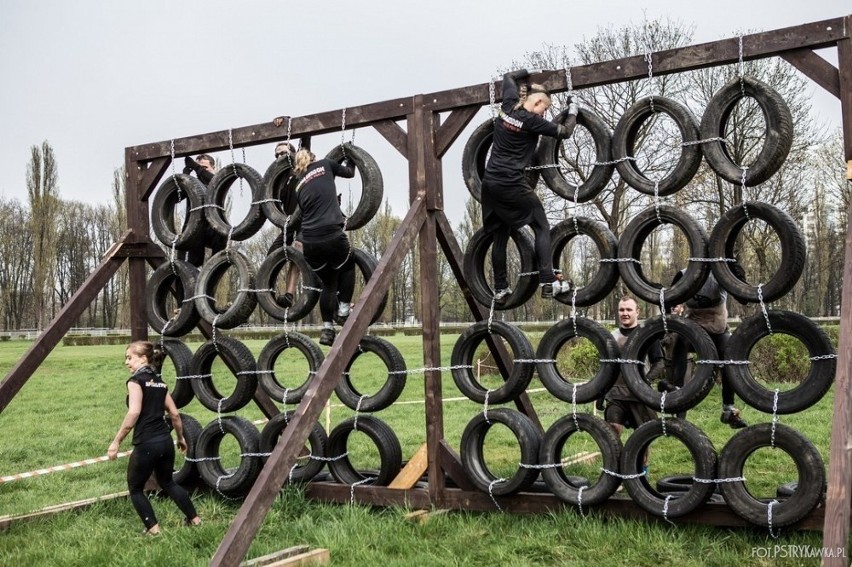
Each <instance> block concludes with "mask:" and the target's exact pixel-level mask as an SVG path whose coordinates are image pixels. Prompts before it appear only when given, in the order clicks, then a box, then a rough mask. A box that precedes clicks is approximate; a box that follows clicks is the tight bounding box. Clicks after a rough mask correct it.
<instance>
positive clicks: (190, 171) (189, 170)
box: [183, 167, 192, 175]
mask: <svg viewBox="0 0 852 567" xmlns="http://www.w3.org/2000/svg"><path fill="white" fill-rule="evenodd" d="M190 173H192V168H191V167H184V168H183V174H184V175H189V174H190Z"/></svg>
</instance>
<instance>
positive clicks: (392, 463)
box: [327, 415, 402, 486]
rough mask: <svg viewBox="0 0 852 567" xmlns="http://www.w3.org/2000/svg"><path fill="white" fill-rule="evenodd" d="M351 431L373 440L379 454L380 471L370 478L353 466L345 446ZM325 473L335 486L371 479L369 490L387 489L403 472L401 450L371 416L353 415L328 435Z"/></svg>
mask: <svg viewBox="0 0 852 567" xmlns="http://www.w3.org/2000/svg"><path fill="white" fill-rule="evenodd" d="M353 431H360V432H362V433H364V434H365V435H367V437H369V438H370V439H372V440H373V443H375V445H376V449H378V453H379V461H380V464H379V468H378V470H374V471H373V472H372V473H370V475H369V476H366V475H365V474H362V472H363V471H358V470H356V469H355V467H354V466H353V465H352V461H351V460H350V458H349V455H348V452H349V451H348V449H347V443H348V441H349V435H350V434H351V433H352V432H353ZM327 453H328V458H329V461H328V470H329V471H331V474H332V476H334V478H335V480H337V482H340V483H343V484H355V483H357V482H362V481H364V480H366V479H367V478H371V479H372V482H370V483H369V484H370V485H372V486H387V485H388V484H390V483H391V482H392V481H393V479H394V478H396V475H398V474H399V471H400V470H402V447H401V446H400V444H399V439H398V438H397V436H396V434H395V433H394V432H393V429H391V428H390V426H388V424H386V423H385V422H383V421H382V420H380V419H379V418H377V417H373V416H371V415H356V416H353V417H350V418H349V419H347V420H345V421H342V422H340V423H339V424H337V426H336V427H335V428H334V429H332V430H331V433H329V435H328V449H327Z"/></svg>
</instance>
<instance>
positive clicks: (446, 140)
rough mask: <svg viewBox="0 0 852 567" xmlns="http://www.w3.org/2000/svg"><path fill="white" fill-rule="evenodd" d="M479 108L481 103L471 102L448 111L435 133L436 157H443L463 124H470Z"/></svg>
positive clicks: (463, 127)
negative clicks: (448, 113) (446, 116)
mask: <svg viewBox="0 0 852 567" xmlns="http://www.w3.org/2000/svg"><path fill="white" fill-rule="evenodd" d="M480 108H481V105H478V104H472V105H470V106H463V107H461V108H457V109H455V110H453V111H452V112H451V113H450V116H449V117H448V118H447V121H446V122H444V124H443V125H441V127H440V128H438V131H437V132H436V133H435V154H436V157H437V158H438V159H440V158H442V157H444V154H445V153H447V150H449V149H450V146H452V145H453V142H455V141H456V139H457V138H458V137H459V135H460V134H461V133H462V130H464V129H465V126H467V125H468V124H470V121H471V120H473V118H474V116H476V113H477V112H479V109H480Z"/></svg>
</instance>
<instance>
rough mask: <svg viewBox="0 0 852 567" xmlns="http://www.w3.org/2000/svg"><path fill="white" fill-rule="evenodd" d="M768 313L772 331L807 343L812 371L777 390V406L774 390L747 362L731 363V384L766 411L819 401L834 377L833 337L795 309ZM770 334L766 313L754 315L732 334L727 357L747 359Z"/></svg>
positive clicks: (791, 410)
mask: <svg viewBox="0 0 852 567" xmlns="http://www.w3.org/2000/svg"><path fill="white" fill-rule="evenodd" d="M767 317H768V318H769V324H770V325H771V327H772V333H774V334H778V333H784V334H787V335H790V336H793V337H795V338H797V339H799V340H800V341H801V342H802V344H803V345H805V348H807V349H808V356H809V357H810V359H811V369H810V372H808V375H807V376H805V378H804V379H803V380H802V381H801V382H800V383H799V385H798V386H796V387H795V388H792V389H790V390H786V391H783V392H779V393H778V401H777V408H776V401H775V392H774V391H773V390H769V389H767V388H766V387H765V386H764V385H762V384H761V383H760V382H758V381H757V380H756V379H755V378H754V376H753V375H752V372H751V369H750V368H749V365H748V364H732V365H730V366H729V367H728V369H727V370H728V376H729V377H730V381H731V386H732V387H733V388H734V391H735V392H736V393H737V395H738V396H740V397H741V398H742V399H743V401H744V402H746V403H747V404H748V405H750V406H751V407H753V408H755V409H758V410H760V411H763V412H766V413H772V412H773V410H774V411H776V412H777V413H779V414H790V413H795V412H798V411H802V410H805V409H807V408H809V407H811V406H813V405H814V404H816V403H817V402H818V401H820V400H821V399H822V397H823V396H824V395H825V393H826V392H828V390H829V389H830V388H831V384H832V382H833V381H834V373H835V370H836V368H837V359H836V358H835V352H834V347H833V346H832V345H831V339H830V338H829V337H828V334H826V332H825V331H824V330H823V329H822V327H820V326H819V325H817V324H816V323H814V322H813V321H811V320H810V319H809V318H808V317H805V316H804V315H801V314H799V313H796V312H794V311H782V310H769V311H767ZM769 334H770V331H769V329H768V328H767V326H766V319H764V317H763V313H757V314H756V315H752V316H751V317H749V318H748V319H746V320H745V321H743V322H742V323H740V324H739V325H738V326H737V328H736V329H735V330H734V332H733V333H732V334H731V338H730V339H729V340H728V344H727V347H726V351H727V352H726V358H729V359H730V360H735V361H747V360H748V359H749V355H750V354H751V351H752V349H753V348H754V346H755V345H756V344H757V342H758V341H759V340H760V339H762V338H763V337H766V336H769Z"/></svg>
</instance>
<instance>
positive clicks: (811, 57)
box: [780, 49, 840, 98]
mask: <svg viewBox="0 0 852 567" xmlns="http://www.w3.org/2000/svg"><path fill="white" fill-rule="evenodd" d="M780 55H781V57H782V58H783V59H784V60H785V61H787V62H788V63H789V64H791V65H792V66H793V67H795V68H796V69H798V70H799V71H801V72H802V73H804V74H805V75H806V76H807V77H808V78H809V79H811V80H812V81H813V82H815V83H816V84H818V85H819V86H821V87H822V88H824V89H825V90H827V91H828V92H830V93H831V94H833V95H834V96H836V97H837V98H840V72H839V71H838V70H837V67H835V66H834V65H832V64H831V63H829V62H828V61H826V60H825V59H823V58H822V57H820V56H819V55H817V54H816V53H814V52H813V50H812V49H794V50H793V51H785V52H783V53H781V54H780Z"/></svg>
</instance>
